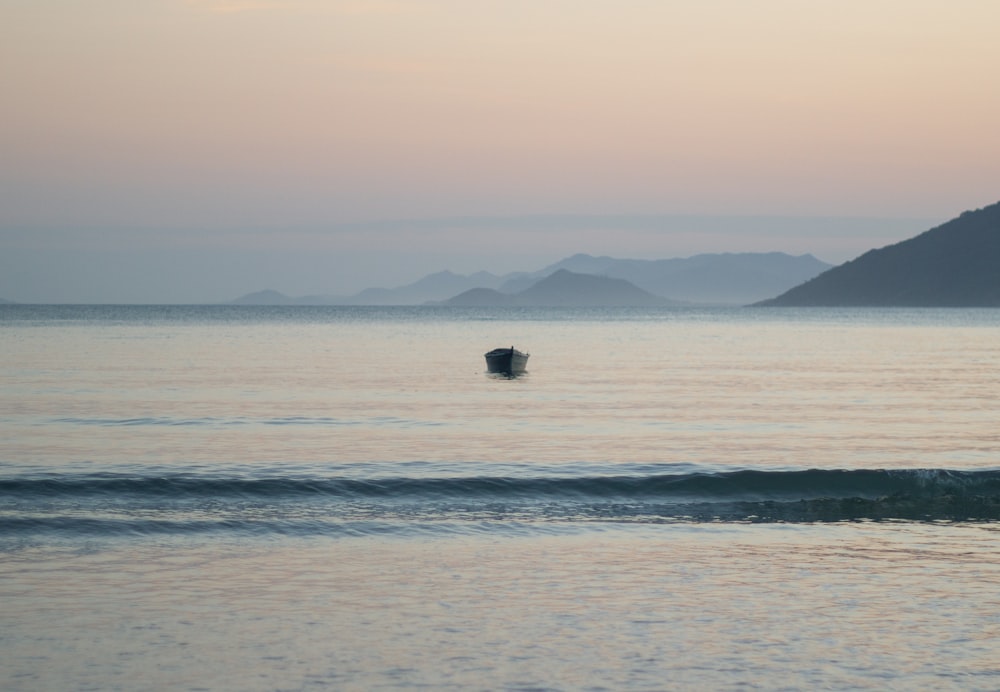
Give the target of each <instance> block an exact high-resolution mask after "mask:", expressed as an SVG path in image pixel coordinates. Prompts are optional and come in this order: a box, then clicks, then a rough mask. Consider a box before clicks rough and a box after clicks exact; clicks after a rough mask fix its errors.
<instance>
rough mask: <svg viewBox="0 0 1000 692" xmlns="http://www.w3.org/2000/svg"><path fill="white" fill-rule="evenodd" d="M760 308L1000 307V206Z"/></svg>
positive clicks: (863, 259)
mask: <svg viewBox="0 0 1000 692" xmlns="http://www.w3.org/2000/svg"><path fill="white" fill-rule="evenodd" d="M757 305H765V306H781V307H793V306H803V307H805V306H873V307H874V306H886V307H890V306H898V307H1000V203H997V204H993V205H990V206H988V207H984V208H982V209H978V210H976V211H967V212H965V213H963V214H962V215H961V216H959V217H958V218H955V219H952V220H951V221H948V222H947V223H944V224H942V225H940V226H937V227H936V228H932V229H931V230H929V231H926V232H924V233H922V234H920V235H918V236H916V237H914V238H910V239H909V240H904V241H902V242H900V243H896V244H894V245H889V246H886V247H884V248H881V249H878V250H871V251H869V252H867V253H865V254H864V255H861V256H860V257H858V258H857V259H855V260H852V261H850V262H847V263H846V264H842V265H840V266H838V267H834V268H833V269H830V270H829V271H826V272H824V273H822V274H820V275H819V276H817V277H815V278H814V279H812V280H810V281H807V282H806V283H803V284H801V285H799V286H796V287H794V288H792V289H790V290H788V291H786V292H785V293H783V294H781V295H779V296H778V297H776V298H772V299H770V300H765V301H762V302H759V303H757Z"/></svg>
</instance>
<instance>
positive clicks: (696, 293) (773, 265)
mask: <svg viewBox="0 0 1000 692" xmlns="http://www.w3.org/2000/svg"><path fill="white" fill-rule="evenodd" d="M831 267H832V265H830V264H827V263H826V262H822V261H820V260H818V259H816V258H815V257H813V256H812V255H799V256H793V255H788V254H785V253H783V252H745V253H711V254H701V255H694V256H692V257H684V258H674V259H659V260H637V259H616V258H614V257H593V256H591V255H586V254H577V255H573V256H572V257H567V258H566V259H563V260H560V261H559V262H556V263H555V264H552V265H549V266H548V267H546V268H544V269H542V270H541V271H539V272H535V273H532V274H523V275H521V276H517V277H514V278H512V279H510V280H508V281H506V282H504V284H503V285H502V286H500V287H499V290H501V291H503V292H505V293H515V292H517V291H522V290H524V289H525V288H527V287H528V286H530V285H531V284H532V283H534V282H536V281H538V279H539V278H542V277H544V276H548V275H550V274H552V272H554V271H556V270H558V269H568V270H570V271H571V272H578V273H581V274H596V275H598V276H608V277H612V278H616V279H625V280H626V281H629V282H631V283H633V284H635V285H636V286H638V287H639V288H641V289H643V290H644V291H648V292H650V293H652V294H654V295H658V296H666V297H668V298H670V299H671V300H677V301H686V302H694V303H710V304H711V303H714V304H728V305H746V304H747V303H753V302H755V301H758V300H763V299H765V298H770V297H772V296H775V295H777V294H779V293H781V292H782V291H787V290H788V289H789V288H792V287H793V286H797V285H798V284H800V283H802V282H803V281H807V280H809V279H811V278H813V277H815V276H817V275H819V274H821V273H822V272H823V271H825V270H827V269H830V268H831Z"/></svg>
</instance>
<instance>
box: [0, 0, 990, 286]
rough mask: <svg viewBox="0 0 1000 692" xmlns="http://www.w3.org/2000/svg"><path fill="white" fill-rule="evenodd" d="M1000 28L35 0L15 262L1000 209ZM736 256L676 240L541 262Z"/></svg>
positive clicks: (881, 14)
mask: <svg viewBox="0 0 1000 692" xmlns="http://www.w3.org/2000/svg"><path fill="white" fill-rule="evenodd" d="M997 26H1000V4H998V3H995V2H993V1H992V0H956V1H955V2H949V3H942V2H939V1H931V0H905V1H904V0H884V1H880V2H875V3H871V2H864V3H862V2H853V1H851V2H832V1H826V0H820V1H819V2H809V3H803V2H798V1H794V0H764V1H762V2H755V3H747V2H743V1H741V0H708V1H697V2H696V1H694V0H679V1H677V2H647V1H645V0H639V1H636V2H628V3H624V4H623V3H620V2H611V1H610V0H573V1H572V2H570V1H569V0H551V1H548V2H536V1H532V2H529V1H527V0H512V1H508V2H503V3H492V2H485V3H484V2H474V3H473V2H468V1H467V0H409V1H408V2H392V1H388V0H377V1H372V2H367V1H365V0H351V1H345V2H336V1H332V0H331V1H324V2H320V1H318V0H302V1H295V0H289V1H287V2H282V1H278V0H272V1H267V0H154V1H151V2H141V3H136V2H131V1H128V0H98V1H97V2H87V3H77V2H66V1H61V0H32V1H30V2H29V1H27V0H14V2H8V3H5V4H4V7H3V9H0V56H2V58H0V62H2V64H3V69H2V70H0V85H2V89H3V93H4V116H3V126H2V128H0V152H2V156H0V181H2V184H0V246H3V245H6V246H8V248H9V249H10V250H11V251H17V252H19V253H23V254H20V255H19V257H20V258H21V259H19V260H18V262H19V263H20V262H22V261H23V260H24V258H26V257H28V256H31V257H34V258H35V261H40V260H39V258H40V257H41V256H42V254H43V250H42V249H41V248H40V247H38V246H37V245H36V244H37V243H40V242H41V241H40V240H31V238H43V237H46V234H47V233H48V234H51V233H56V234H57V235H58V237H59V238H60V242H66V243H69V244H70V245H72V244H73V243H74V242H79V243H81V244H83V245H85V246H87V247H88V248H91V249H94V250H98V249H100V248H101V246H102V245H107V244H109V243H111V242H112V241H107V242H106V241H105V240H104V239H105V238H112V237H114V236H116V235H117V236H120V235H122V234H123V233H125V234H126V235H130V234H132V233H136V232H140V231H142V229H146V231H147V232H148V231H149V230H150V229H157V230H160V231H163V232H168V231H169V233H168V235H169V236H171V237H174V236H176V237H177V238H180V239H182V240H183V238H185V237H188V236H190V235H192V234H193V235H195V236H199V237H201V238H203V239H206V238H207V239H212V238H214V239H215V240H212V241H211V242H212V243H214V245H215V247H217V248H218V249H225V248H226V247H228V245H227V244H228V243H230V242H231V240H232V236H233V234H236V235H238V236H239V240H238V242H237V245H238V247H239V249H240V250H243V249H246V247H248V244H249V246H252V245H253V241H252V239H250V240H248V239H247V237H246V235H245V234H246V233H247V232H249V231H251V230H253V231H254V232H258V231H259V230H260V229H273V231H274V232H275V233H281V232H288V231H290V230H295V232H296V233H300V234H301V233H304V232H308V233H309V234H310V235H312V236H316V237H317V238H318V240H317V244H316V245H315V246H314V248H313V249H314V251H316V252H328V253H330V257H329V261H330V263H331V267H333V266H335V261H336V258H337V257H338V256H341V255H346V254H349V253H350V252H353V251H356V250H363V251H366V252H372V253H374V252H377V251H378V250H380V249H386V248H385V243H384V240H372V239H371V238H370V236H369V235H365V234H362V235H361V236H357V237H354V236H356V234H354V233H353V232H351V231H349V230H348V229H349V227H350V226H351V225H352V224H359V223H365V222H374V221H380V220H393V219H433V218H454V217H463V216H475V217H505V216H523V215H547V214H582V215H588V214H589V215H609V214H639V215H650V214H666V215H671V214H674V215H677V214H680V215H735V216H795V217H866V218H872V217H874V218H887V219H888V218H895V219H900V218H907V219H917V220H920V221H919V222H915V226H914V228H916V229H918V230H923V228H926V227H927V226H926V224H924V225H923V226H921V224H922V223H923V221H924V220H929V221H935V222H940V221H943V220H945V219H947V218H950V217H952V216H955V215H957V214H958V213H960V212H961V211H963V210H965V209H969V208H975V207H979V206H983V205H985V204H989V203H992V202H995V201H996V200H997V198H998V197H1000V195H998V194H997V182H998V181H1000V139H998V138H997V136H996V131H995V130H996V122H998V120H1000V90H998V89H997V88H996V87H995V84H994V82H995V77H994V75H993V72H994V69H993V68H994V66H996V65H1000V42H997V41H996V37H995V33H996V27H997ZM26 230H28V231H31V232H32V233H33V234H34V235H31V234H28V235H26V234H25V231H26ZM215 233H219V234H220V235H218V236H215V235H213V234H215ZM436 235H437V236H439V237H438V238H436V239H435V240H434V243H435V244H434V245H433V247H429V246H427V245H426V244H424V243H422V242H421V243H418V245H420V247H421V248H422V249H423V250H424V251H429V252H430V253H431V254H432V255H433V254H434V253H437V256H435V257H429V258H428V264H427V267H426V268H427V269H428V270H429V271H430V270H437V269H444V268H447V263H448V260H447V255H448V254H449V253H454V252H459V253H460V254H462V255H463V256H467V257H473V256H475V255H476V254H477V252H478V249H479V247H480V246H479V245H478V244H479V243H483V245H482V248H483V252H482V253H481V254H482V255H484V256H489V255H490V254H491V252H492V250H491V249H490V248H489V240H488V239H487V238H484V237H482V236H481V235H480V234H478V233H476V231H475V229H469V231H468V232H466V233H465V234H464V235H463V234H458V233H452V234H449V233H446V232H444V231H439V232H437V234H436ZM835 235H836V233H835V232H834V236H835ZM908 235H912V233H910V232H906V233H905V234H904V236H901V237H905V236H908ZM29 236H30V237H29ZM279 237H281V236H279ZM897 239H900V238H897ZM410 240H411V237H410V236H407V235H406V234H405V233H403V232H400V234H398V235H396V236H394V238H393V240H392V243H390V246H391V248H394V249H397V250H398V249H405V245H406V244H407V243H409V242H410ZM647 240H648V238H647ZM855 240H857V239H855ZM878 240H882V238H879V239H878ZM160 242H161V243H162V242H163V239H162V238H161V239H160ZM138 244H140V245H141V243H138ZM736 244H737V243H734V247H733V248H732V249H734V250H735V249H747V248H737V247H735V245H736ZM744 244H746V245H751V246H753V245H754V244H753V243H744ZM803 244H805V245H808V243H791V244H790V245H789V247H782V246H778V245H775V244H774V242H771V241H769V240H767V239H762V242H761V243H760V245H759V246H754V247H751V248H750V249H758V250H781V251H799V247H798V246H800V245H803ZM542 245H547V244H546V243H542ZM792 245H795V246H796V247H792ZM835 246H836V243H835V242H832V241H831V240H830V239H829V238H828V239H826V240H824V241H817V247H816V249H815V250H809V249H805V250H802V251H814V252H816V253H817V254H822V248H823V247H831V248H832V247H835ZM867 247H869V246H868V245H866V244H865V243H864V242H861V243H860V244H859V243H857V242H854V243H853V244H852V243H845V244H844V245H843V247H842V249H841V250H840V253H839V256H836V257H835V256H833V255H835V254H837V253H836V252H835V251H833V250H831V251H830V252H829V253H828V256H829V258H830V259H831V260H837V261H840V260H841V259H845V258H849V257H850V256H852V255H853V254H854V253H856V252H859V251H862V250H864V249H867ZM109 249H110V248H109ZM720 249H721V248H718V247H716V246H715V245H714V244H711V243H705V244H704V246H700V245H699V244H698V242H697V238H695V239H693V240H692V239H691V238H684V239H681V238H679V237H678V238H676V239H675V238H673V237H672V236H671V234H670V233H669V232H666V231H665V232H664V233H663V234H662V237H661V238H660V241H659V243H649V242H639V241H638V240H636V242H634V243H633V242H632V240H630V239H629V237H625V236H618V237H613V236H611V235H609V236H606V237H605V240H604V241H603V242H602V241H601V240H600V239H598V241H597V242H595V243H593V244H591V245H588V247H587V248H581V247H573V246H567V247H565V248H562V249H561V250H560V249H557V248H554V247H546V248H545V251H544V252H542V253H540V254H541V255H545V256H552V255H553V254H554V256H555V257H558V256H560V253H563V254H568V253H571V252H575V251H582V250H586V251H595V252H604V253H607V254H615V255H619V256H628V255H629V254H636V253H640V252H641V253H643V254H645V255H646V256H659V257H669V256H675V255H681V254H691V253H694V252H701V251H718V250H720ZM40 253H42V254H40ZM8 256H12V255H10V254H8ZM469 261H470V262H471V261H472V260H469ZM432 265H435V266H432ZM436 265H440V266H436ZM487 265H488V261H487V260H486V259H484V260H483V262H482V263H481V266H479V267H477V268H490V267H489V266H487ZM454 268H455V269H458V270H460V269H463V268H464V267H454ZM470 268H471V267H470ZM525 268H531V269H534V268H536V267H525ZM401 278H404V279H411V280H412V278H414V277H401ZM386 280H389V279H388V277H387V278H386ZM339 288H343V286H338V285H336V282H335V281H332V280H331V284H330V285H329V286H316V287H315V288H314V289H313V290H316V291H323V290H327V289H330V290H337V289H339ZM225 290H229V289H228V288H227V289H225ZM15 293H17V287H16V286H13V285H11V284H10V283H9V282H4V283H3V284H0V297H11V298H16V296H14V295H13V294H15ZM7 294H10V295H7Z"/></svg>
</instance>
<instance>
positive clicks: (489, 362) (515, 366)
mask: <svg viewBox="0 0 1000 692" xmlns="http://www.w3.org/2000/svg"><path fill="white" fill-rule="evenodd" d="M527 367H528V354H527V353H521V352H520V351H518V350H517V349H515V348H513V347H511V348H495V349H493V350H492V351H490V352H489V353H487V354H486V371H487V372H490V373H493V374H496V375H507V376H508V377H513V376H516V375H522V374H524V371H525V368H527Z"/></svg>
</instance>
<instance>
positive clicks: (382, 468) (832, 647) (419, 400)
mask: <svg viewBox="0 0 1000 692" xmlns="http://www.w3.org/2000/svg"><path fill="white" fill-rule="evenodd" d="M511 343H513V344H515V345H516V346H517V347H519V348H522V350H527V351H530V352H531V354H532V355H531V359H530V360H529V364H528V370H529V372H528V374H527V375H526V376H524V377H521V378H516V379H503V378H495V377H490V376H487V375H486V374H485V373H484V372H483V371H484V369H485V367H484V361H483V359H482V354H483V353H484V352H485V351H488V350H490V349H491V348H493V347H495V346H500V345H509V344H511ZM998 344H1000V311H992V310H980V311H964V310H923V311H922V310H871V311H866V310H753V309H742V310H734V309H719V310H652V311H650V310H624V311H611V310H562V311H546V310H494V311H488V310H478V311H477V310H467V311H455V310H450V311H449V310H442V309H434V308H276V309H272V308H268V309H258V308H209V307H202V308H197V307H196V308H192V307H152V308H144V307H138V306H129V307H117V308H116V307H86V306H68V307H33V306H0V356H2V362H0V440H2V441H3V446H2V451H0V597H2V598H3V602H4V604H5V605H4V608H3V611H2V615H0V618H2V624H3V627H2V629H0V685H2V686H3V687H4V688H5V689H95V688H99V689H160V688H171V689H303V688H310V687H333V688H335V689H378V688H397V687H424V688H430V689H446V688H454V689H678V688H680V689H690V688H703V689H704V688H709V689H735V688H745V687H748V686H750V687H762V688H765V689H777V688H787V689H807V688H808V689H811V688H816V687H827V688H834V689H848V688H849V689H857V688H869V689H887V688H888V689H927V688H934V689H984V690H985V689H996V688H997V687H998V686H1000V665H998V664H997V663H996V661H998V660H1000V655H998V654H1000V644H998V642H1000V596H998V594H1000V568H998V565H1000V534H998V533H997V531H998V526H1000V521H998V520H1000V432H998V430H1000V428H997V426H996V423H995V421H996V420H997V414H998V412H1000V367H998V366H1000V349H998V348H997V345H998Z"/></svg>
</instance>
